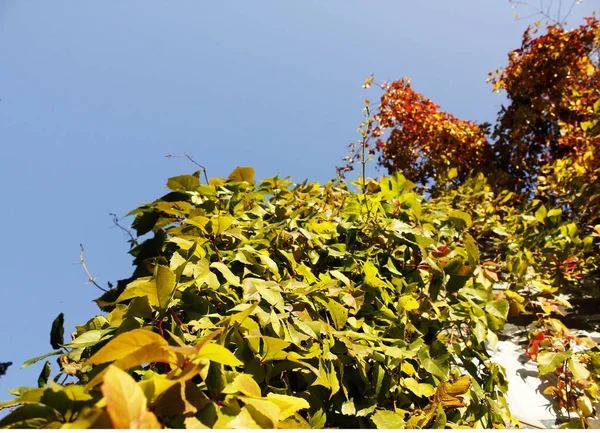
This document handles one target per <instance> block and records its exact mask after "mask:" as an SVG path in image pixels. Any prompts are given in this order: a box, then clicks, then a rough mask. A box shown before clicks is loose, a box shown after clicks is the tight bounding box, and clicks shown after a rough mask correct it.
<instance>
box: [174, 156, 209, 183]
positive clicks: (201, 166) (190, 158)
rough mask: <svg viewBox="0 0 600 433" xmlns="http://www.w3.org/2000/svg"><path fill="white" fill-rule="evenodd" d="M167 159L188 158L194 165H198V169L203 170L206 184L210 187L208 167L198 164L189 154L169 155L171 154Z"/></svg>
mask: <svg viewBox="0 0 600 433" xmlns="http://www.w3.org/2000/svg"><path fill="white" fill-rule="evenodd" d="M165 158H187V159H189V160H190V161H191V162H192V163H194V164H196V165H197V166H198V167H200V168H201V169H202V172H203V173H204V179H205V180H206V184H207V185H208V175H207V174H206V167H204V166H203V165H200V164H198V163H197V162H196V161H194V158H192V157H191V156H190V155H188V154H187V153H184V154H183V155H171V154H170V153H169V154H167V155H165Z"/></svg>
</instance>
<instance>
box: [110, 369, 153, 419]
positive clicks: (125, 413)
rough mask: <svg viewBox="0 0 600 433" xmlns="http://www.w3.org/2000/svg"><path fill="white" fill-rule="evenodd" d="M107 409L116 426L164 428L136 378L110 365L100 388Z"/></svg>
mask: <svg viewBox="0 0 600 433" xmlns="http://www.w3.org/2000/svg"><path fill="white" fill-rule="evenodd" d="M100 389H101V390H102V394H103V395H104V398H105V399H106V411H107V412H108V415H109V416H110V419H111V421H112V423H113V427H115V428H127V429H129V428H143V429H159V428H162V427H161V425H160V423H159V422H158V420H157V419H156V416H155V415H154V414H153V413H152V412H150V411H149V410H148V406H147V400H146V396H145V395H144V392H143V391H142V389H141V388H140V386H139V385H138V384H137V383H136V382H135V380H134V379H133V378H132V377H131V376H129V375H128V374H127V373H125V372H124V371H123V370H121V369H119V368H116V367H113V366H109V367H108V369H107V372H106V373H105V374H104V381H103V384H102V386H101V388H100Z"/></svg>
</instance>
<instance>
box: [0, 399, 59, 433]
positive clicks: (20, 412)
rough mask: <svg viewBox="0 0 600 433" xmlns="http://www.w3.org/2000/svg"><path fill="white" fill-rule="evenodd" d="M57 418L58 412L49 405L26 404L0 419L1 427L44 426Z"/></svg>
mask: <svg viewBox="0 0 600 433" xmlns="http://www.w3.org/2000/svg"><path fill="white" fill-rule="evenodd" d="M55 420H56V413H55V412H54V410H53V409H52V408H50V407H48V406H39V405H37V404H25V405H23V406H20V407H18V408H16V409H15V410H13V411H12V412H10V413H8V414H7V415H6V416H5V417H4V418H2V419H1V420H0V428H7V427H10V428H43V427H45V426H47V425H48V424H50V423H51V422H53V421H55Z"/></svg>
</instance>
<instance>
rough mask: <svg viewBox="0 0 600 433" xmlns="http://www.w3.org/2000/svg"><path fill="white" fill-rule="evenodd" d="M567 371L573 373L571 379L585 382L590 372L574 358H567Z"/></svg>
mask: <svg viewBox="0 0 600 433" xmlns="http://www.w3.org/2000/svg"><path fill="white" fill-rule="evenodd" d="M567 365H568V366H569V370H570V371H571V373H573V378H574V379H575V380H576V381H579V380H587V379H588V378H589V377H590V372H589V371H588V369H587V368H585V366H584V365H583V364H582V363H580V362H579V361H577V360H576V359H574V358H569V361H568V362H567Z"/></svg>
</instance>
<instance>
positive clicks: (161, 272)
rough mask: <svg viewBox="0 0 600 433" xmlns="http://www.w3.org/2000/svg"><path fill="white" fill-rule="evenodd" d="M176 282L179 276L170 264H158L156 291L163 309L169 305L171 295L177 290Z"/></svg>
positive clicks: (159, 304)
mask: <svg viewBox="0 0 600 433" xmlns="http://www.w3.org/2000/svg"><path fill="white" fill-rule="evenodd" d="M176 282H177V277H176V276H175V273H174V272H173V271H172V270H171V269H170V268H169V267H168V266H163V265H158V266H157V267H156V292H157V298H158V306H159V307H160V309H161V310H166V309H167V307H168V306H169V302H170V301H171V297H172V296H173V293H174V292H175V284H176Z"/></svg>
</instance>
